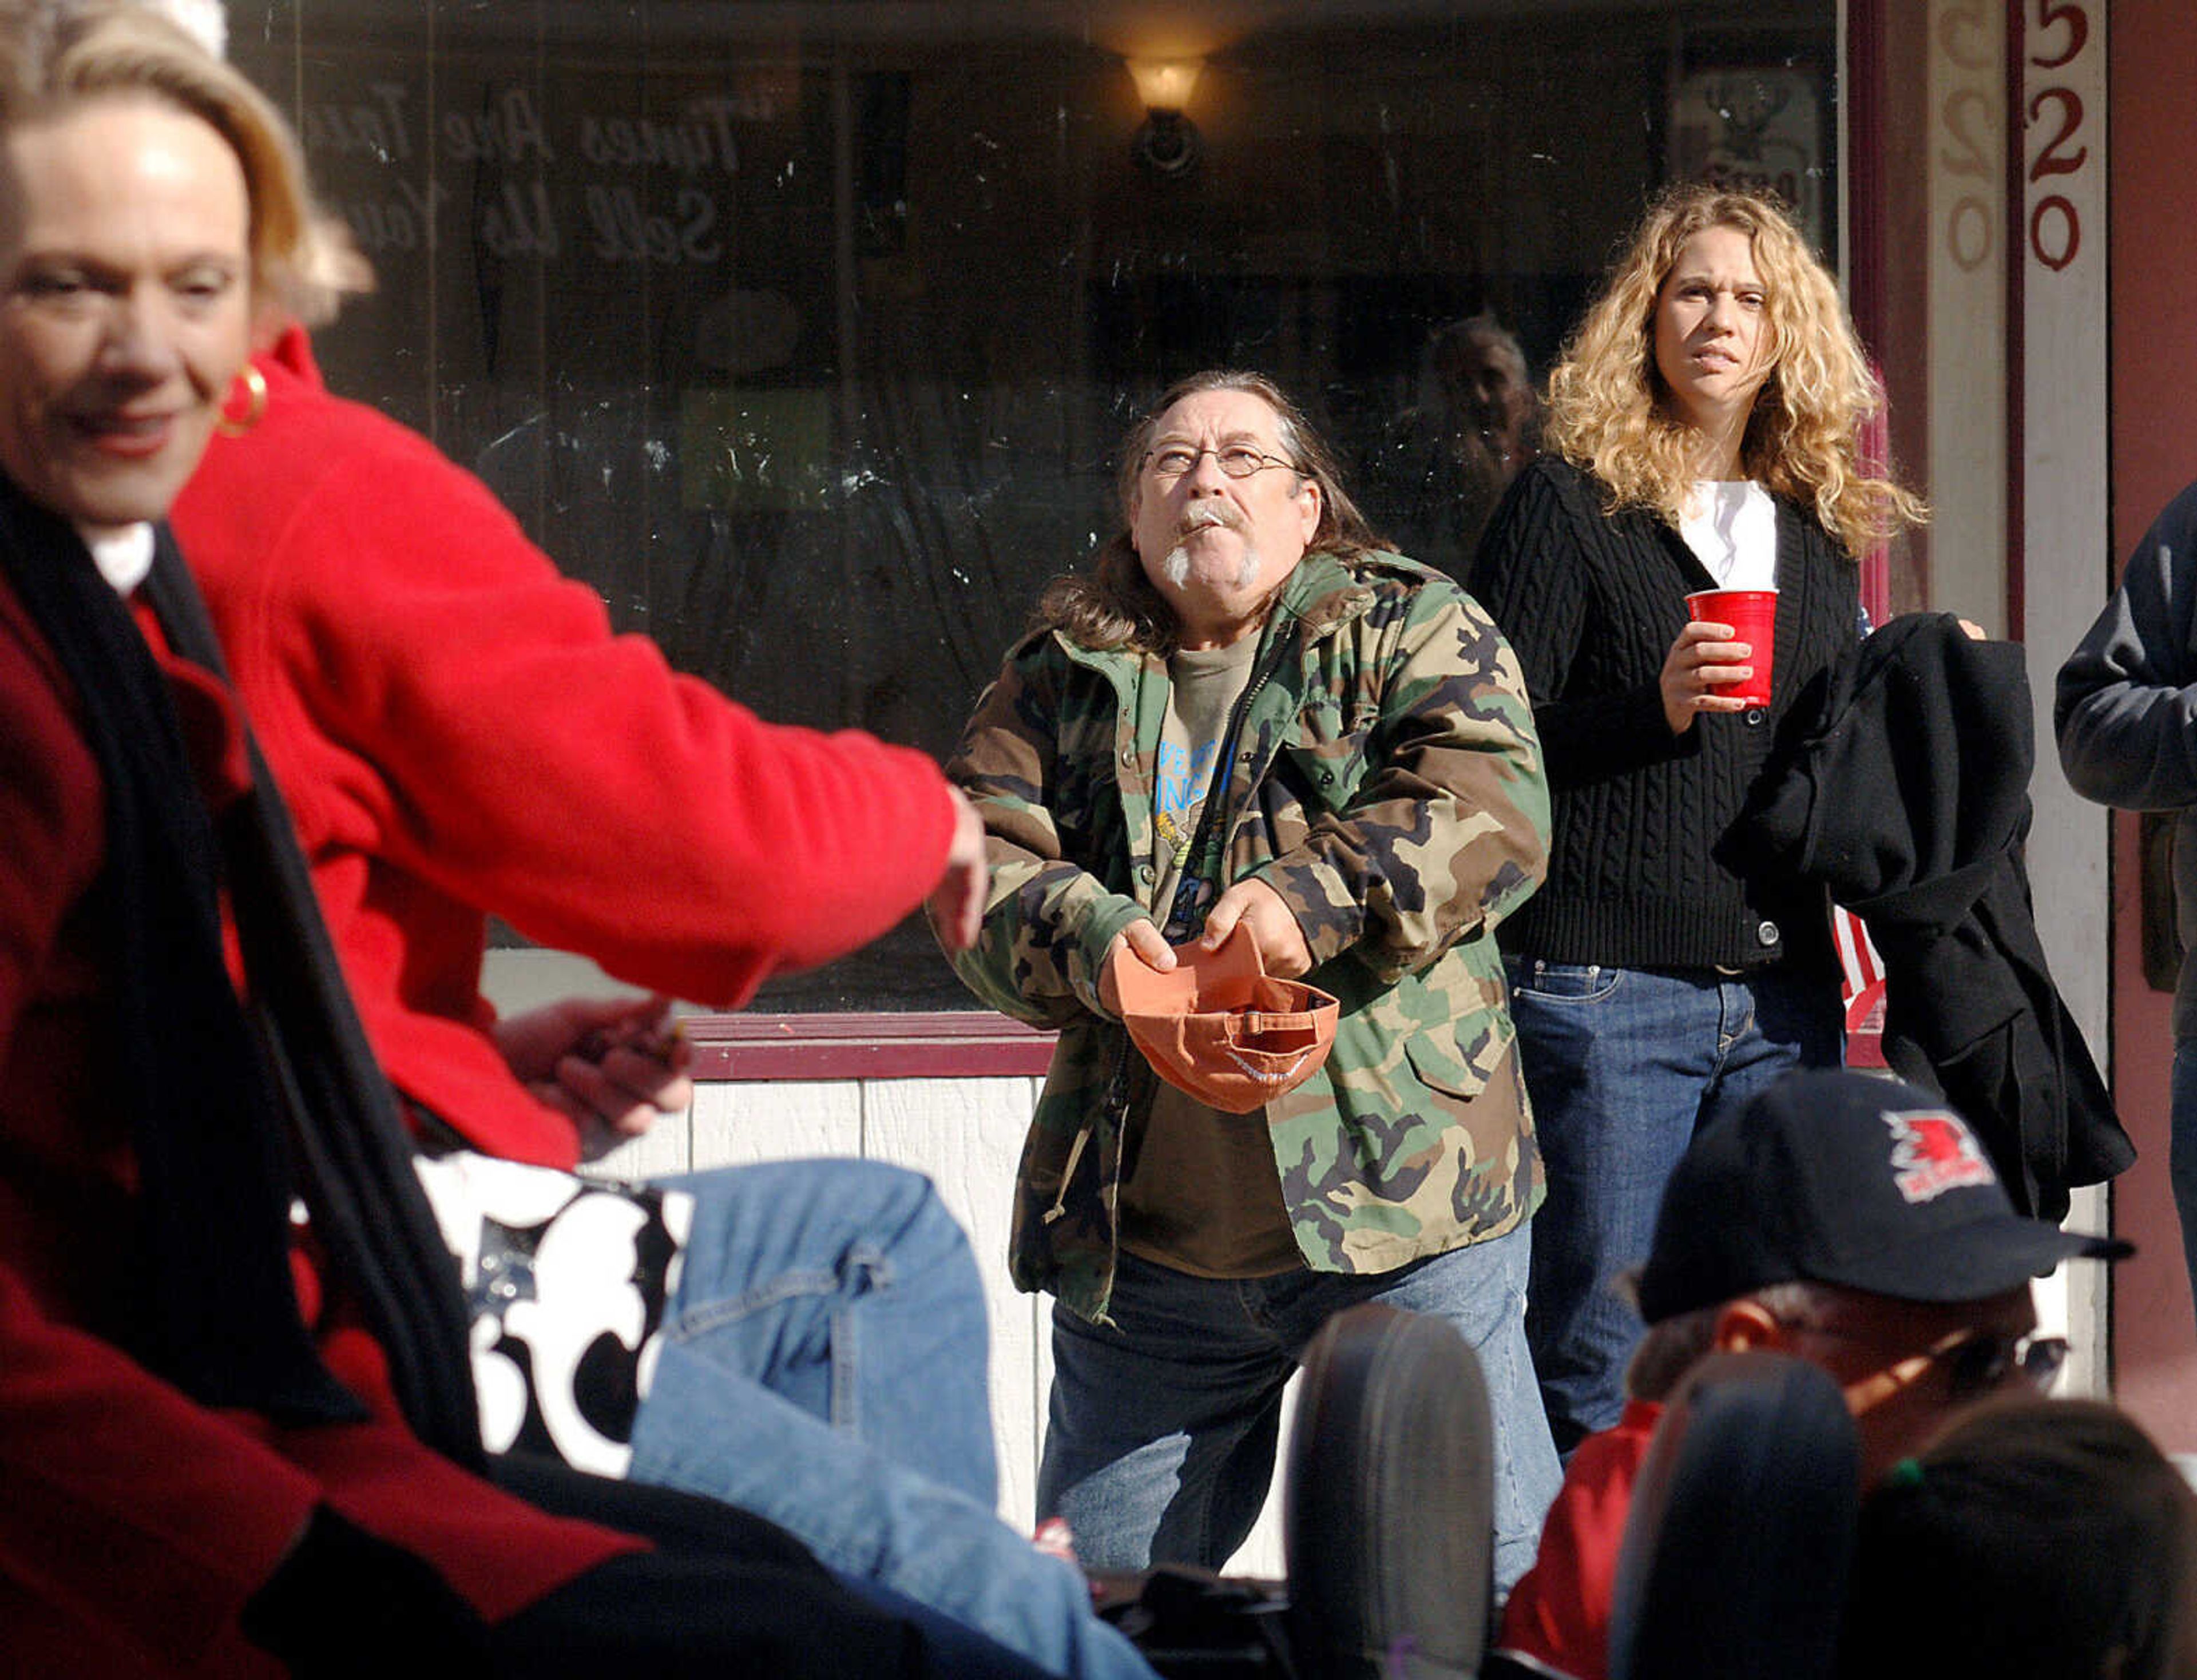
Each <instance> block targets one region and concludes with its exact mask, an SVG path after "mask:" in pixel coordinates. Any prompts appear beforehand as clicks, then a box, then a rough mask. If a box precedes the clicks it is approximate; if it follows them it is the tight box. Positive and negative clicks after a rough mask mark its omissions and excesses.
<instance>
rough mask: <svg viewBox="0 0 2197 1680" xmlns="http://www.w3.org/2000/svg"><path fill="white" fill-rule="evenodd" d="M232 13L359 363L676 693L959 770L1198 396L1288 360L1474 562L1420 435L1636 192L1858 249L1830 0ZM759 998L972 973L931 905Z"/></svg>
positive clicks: (355, 385)
mask: <svg viewBox="0 0 2197 1680" xmlns="http://www.w3.org/2000/svg"><path fill="white" fill-rule="evenodd" d="M232 31H233V33H232V43H233V49H234V50H235V54H236V55H237V57H238V59H239V60H240V61H241V62H242V63H243V64H244V65H245V67H246V68H247V69H248V70H250V71H251V72H253V73H254V74H255V75H256V76H258V78H260V79H261V81H262V83H263V84H264V85H265V86H267V87H268V88H270V90H274V91H275V92H276V93H277V94H278V95H279V96H281V97H282V98H283V99H284V100H285V101H286V102H287V104H288V105H289V106H290V107H291V108H292V110H293V113H295V115H296V116H297V118H298V119H299V124H300V125H301V128H302V130H303V131H304V136H305V139H306V142H307V147H308V151H309V154H310V160H311V163H312V165H313V167H314V170H315V172H316V177H317V179H318V180H319V182H320V183H321V185H322V189H323V191H324V192H325V194H326V195H327V196H328V199H329V200H331V201H332V203H333V206H335V207H336V208H338V209H339V211H341V213H342V214H343V215H344V216H345V218H346V219H347V220H348V221H349V223H350V224H351V228H352V229H353V231H354V233H355V235H356V236H357V240H358V243H359V244H360V246H362V248H363V250H364V251H365V252H366V253H367V255H368V257H369V258H371V259H372V260H373V262H374V265H375V267H376V269H377V270H378V272H379V275H380V289H379V291H378V292H377V293H376V294H375V295H374V297H372V298H369V299H368V300H365V301H364V302H362V303H361V304H358V305H357V306H356V307H355V308H354V309H353V310H351V311H350V312H349V313H348V314H347V315H346V316H345V318H344V320H343V321H342V322H339V324H338V325H336V326H335V327H333V328H331V329H329V330H328V332H327V333H325V334H324V335H323V336H322V339H321V341H320V345H319V349H320V352H321V355H322V362H323V364H324V366H325V368H326V370H327V372H328V376H329V379H330V381H331V383H332V384H333V385H335V386H336V387H337V388H338V389H339V390H340V391H344V392H345V393H346V394H349V395H352V396H357V397H362V398H363V399H365V400H367V401H369V402H372V403H376V404H378V405H379V406H380V407H382V408H385V409H386V410H387V411H389V412H390V413H391V414H395V415H397V417H398V418H400V419H402V420H405V421H407V422H408V423H409V424H412V425H414V426H419V427H420V428H421V429H422V430H425V431H426V432H430V433H431V434H432V436H433V437H435V439H436V441H437V442H438V443H439V444H440V445H441V446H442V447H443V449H445V450H446V451H448V452H449V454H450V455H452V456H454V457H455V459H457V460H458V461H461V462H462V463H464V464H465V465H467V466H469V467H471V468H472V470H473V471H474V472H478V474H479V475H480V476H481V477H482V478H484V479H485V480H486V481H487V482H488V484H490V486H491V487H492V488H493V489H494V490H496V492H497V494H498V495H501V497H503V498H504V500H505V501H507V503H508V504H509V505H510V506H511V507H512V508H513V511H514V512H515V513H517V514H518V515H519V518H520V519H521V520H522V521H523V522H524V523H525V526H526V528H527V530H529V531H530V534H531V535H532V536H534V537H535V538H536V540H537V541H538V542H540V543H541V544H542V546H543V547H545V548H546V549H547V550H548V552H549V553H551V554H552V555H553V556H554V557H555V559H557V561H558V562H559V565H562V566H564V567H565V569H566V570H567V571H570V572H571V574H572V575H574V576H578V577H581V578H583V579H585V580H587V581H588V582H590V583H592V584H594V586H595V587H597V588H600V590H601V592H602V593H603V594H604V595H605V596H606V599H607V600H608V601H609V602H610V605H611V610H612V613H613V615H614V617H616V619H617V622H618V623H620V625H621V626H622V627H624V628H629V629H640V630H645V631H646V632H647V633H648V634H651V635H652V636H654V637H655V638H656V639H657V640H658V641H659V642H660V643H661V644H662V645H663V646H664V648H665V650H666V651H667V652H668V653H669V654H670V657H671V658H672V659H673V660H674V662H675V663H677V664H678V665H679V666H681V668H682V669H687V670H689V671H692V672H693V673H695V674H696V675H699V676H702V677H704V678H705V679H707V680H708V681H711V682H713V683H716V685H718V686H720V687H722V689H724V690H725V692H728V693H729V694H731V695H733V697H735V698H738V699H739V700H741V701H743V702H745V703H746V704H749V705H751V706H753V707H754V708H755V709H756V710H758V711H760V712H762V714H763V715H767V716H769V717H773V718H777V719H783V720H786V721H798V722H804V723H810V724H815V725H820V726H825V727H838V726H843V725H853V726H859V727H864V728H867V729H871V730H873V731H875V732H877V733H879V734H881V735H884V736H886V737H889V738H890V739H896V740H901V741H907V742H912V743H914V744H919V745H920V746H923V747H925V748H926V749H928V750H931V751H933V752H935V753H943V752H944V751H945V750H947V749H948V747H949V746H950V744H951V743H952V741H953V739H954V733H955V731H956V729H957V727H959V723H960V722H961V721H962V719H963V718H964V717H965V715H967V713H968V710H969V709H970V707H971V704H972V702H973V701H974V699H975V698H976V695H977V692H978V690H979V689H980V688H981V687H982V686H983V684H984V683H985V682H986V681H988V680H989V678H990V677H991V675H993V673H994V670H995V669H996V668H997V665H998V663H999V660H1000V656H1001V654H1002V652H1004V650H1005V649H1006V646H1007V645H1008V644H1009V642H1010V641H1011V640H1012V639H1013V637H1014V636H1015V635H1016V634H1017V631H1018V629H1019V628H1020V626H1021V625H1022V623H1023V619H1024V616H1025V614H1026V613H1027V611H1028V609H1029V605H1030V603H1031V602H1032V600H1034V599H1035V595H1036V594H1037V591H1038V589H1039V588H1040V587H1041V584H1042V583H1043V582H1044V581H1045V580H1046V578H1047V577H1048V576H1051V575H1052V574H1053V573H1055V572H1057V571H1061V570H1064V569H1066V568H1068V567H1070V566H1073V565H1077V564H1079V563H1081V561H1083V560H1084V559H1085V558H1086V557H1087V554H1088V553H1089V552H1090V551H1091V549H1092V548H1093V546H1094V544H1095V543H1096V542H1098V539H1099V538H1100V537H1101V536H1104V534H1105V533H1106V532H1107V531H1108V530H1109V529H1110V518H1111V515H1110V510H1109V507H1108V497H1109V487H1110V478H1111V469H1112V463H1111V459H1110V450H1111V448H1112V446H1113V445H1114V443H1115V442H1116V439H1117V437H1118V436H1119V434H1120V432H1122V429H1123V427H1124V426H1125V424H1126V422H1127V420H1128V419H1129V417H1130V416H1131V415H1132V414H1133V413H1134V412H1135V411H1136V409H1137V408H1139V405H1140V404H1142V403H1145V402H1146V401H1147V400H1148V399H1149V398H1150V397H1151V396H1152V395H1153V394H1154V393H1156V391H1158V390H1159V389H1160V388H1162V386H1163V385H1165V384H1167V383H1168V381H1170V380H1172V379H1174V378H1176V377H1178V376H1180V375H1181V374H1185V373H1187V372H1190V371H1191V370H1193V369H1195V368H1200V367H1203V366H1207V365H1209V364H1214V363H1229V364H1235V365H1243V366H1249V367H1253V368H1258V369H1260V370H1261V371H1264V372H1267V373H1268V374H1272V375H1273V376H1275V377H1276V378H1277V379H1279V380H1280V381H1281V382H1282V384H1283V385H1284V386H1285V387H1286V388H1288V389H1289V390H1290V391H1292V392H1293V393H1295V394H1296V395H1297V396H1298V397H1300V398H1301V400H1302V401H1303V402H1305V403H1306V404H1307V406H1308V407H1309V408H1311V409H1312V410H1313V414H1314V415H1315V418H1316V419H1318V420H1319V421H1320V422H1321V423H1322V424H1323V425H1324V426H1325V427H1326V428H1327V429H1328V431H1329V432H1330V435H1331V436H1332V437H1334V438H1335V440H1336V442H1337V443H1339V444H1341V445H1342V448H1343V450H1344V454H1345V458H1346V460H1347V461H1348V463H1349V466H1350V469H1351V483H1352V487H1353V489H1354V490H1355V491H1359V492H1362V495H1361V500H1362V501H1363V502H1364V503H1365V506H1366V508H1367V511H1368V512H1369V513H1370V514H1371V516H1372V517H1373V518H1374V520H1375V523H1376V524H1377V525H1380V526H1382V527H1383V529H1385V530H1388V531H1389V532H1390V533H1391V534H1392V535H1394V536H1395V537H1396V539H1397V540H1398V542H1399V543H1400V546H1403V547H1406V549H1407V551H1410V552H1413V553H1417V555H1418V556H1419V557H1420V558H1423V559H1428V560H1429V561H1431V562H1434V563H1435V564H1440V565H1448V566H1453V567H1454V566H1461V565H1463V564H1464V559H1465V557H1466V554H1467V553H1468V552H1469V543H1470V540H1471V530H1472V529H1473V525H1474V523H1475V518H1476V517H1477V514H1476V513H1475V501H1474V498H1475V496H1479V495H1483V494H1484V492H1485V489H1486V487H1485V486H1484V485H1476V484H1475V482H1474V481H1472V479H1471V477H1470V475H1469V474H1466V475H1464V476H1463V477H1460V476H1459V474H1458V471H1457V470H1456V468H1455V465H1454V463H1450V464H1445V462H1444V461H1443V460H1442V459H1441V454H1440V451H1439V449H1437V448H1435V440H1437V439H1438V438H1439V437H1441V435H1443V434H1444V432H1445V418H1444V415H1443V413H1442V410H1443V406H1444V404H1445V403H1449V402H1452V401H1453V400H1455V399H1454V398H1453V397H1452V396H1451V395H1450V394H1449V392H1448V391H1446V388H1445V384H1444V378H1443V375H1444V374H1445V372H1446V371H1448V372H1452V373H1453V372H1454V368H1453V367H1452V365H1451V364H1452V360H1453V359H1455V358H1458V357H1459V356H1462V355H1463V353H1464V351H1465V350H1468V349H1469V348H1471V347H1473V346H1476V345H1485V344H1487V343H1488V342H1492V341H1493V335H1494V334H1496V333H1507V334H1510V335H1511V337H1512V338H1513V339H1515V341H1516V345H1517V346H1518V348H1519V350H1520V352H1521V353H1522V357H1523V361H1524V363H1525V365H1526V368H1527V372H1528V375H1529V377H1530V378H1531V379H1533V380H1535V381H1539V379H1541V378H1542V377H1544V375H1545V372H1546V369H1547V365H1548V362H1549V360H1550V358H1551V355H1552V354H1553V352H1554V351H1555V350H1556V347H1557V345H1558V344H1559V343H1560V342H1561V340H1562V337H1563V335H1564V333H1565V332H1566V331H1567V330H1568V327H1569V326H1570V325H1571V322H1572V321H1573V318H1574V315H1575V313H1576V312H1577V310H1578V309H1579V308H1580V304H1582V302H1583V301H1584V299H1585V297H1586V296H1587V294H1588V293H1589V292H1590V290H1591V287H1593V285H1594V284H1595V282H1596V281H1597V278H1598V276H1599V275H1600V272H1601V270H1602V268H1603V264H1604V263H1605V261H1606V260H1607V259H1608V258H1609V255H1610V253H1611V249H1612V246H1613V244H1614V241H1615V240H1617V239H1618V238H1619V237H1620V235H1621V234H1622V233H1623V231H1624V230H1625V229H1626V227H1627V226H1628V224H1629V223H1631V221H1632V218H1633V217H1634V216H1635V215H1636V214H1637V213H1638V209H1639V207H1640V205H1641V202H1642V200H1643V196H1644V195H1645V194H1648V193H1649V192H1651V191H1652V190H1653V189H1654V188H1656V187H1657V186H1658V185H1660V184H1661V183H1662V182H1665V181H1667V180H1668V179H1672V178H1674V177H1679V176H1698V175H1702V174H1711V173H1721V174H1724V175H1726V176H1729V177H1735V178H1742V179H1746V180H1748V181H1750V182H1763V183H1765V184H1769V185H1771V186H1774V187H1776V188H1777V189H1779V190H1780V191H1782V192H1783V193H1785V194H1788V196H1789V197H1791V199H1792V200H1794V204H1795V205H1796V206H1797V207H1798V209H1799V211H1800V215H1801V217H1802V218H1803V219H1804V220H1805V221H1806V223H1807V224H1808V226H1809V227H1810V229H1812V231H1813V232H1814V233H1815V234H1816V235H1817V238H1818V240H1819V241H1820V243H1821V244H1822V246H1823V249H1824V251H1825V252H1826V254H1827V255H1828V256H1829V257H1830V258H1831V259H1832V260H1833V261H1834V262H1836V261H1837V260H1838V258H1839V244H1840V239H1839V230H1840V218H1841V210H1840V181H1839V177H1838V172H1837V168H1836V163H1837V158H1838V130H1837V111H1838V102H1839V89H1838V86H1837V82H1836V76H1835V72H1836V68H1837V58H1836V14H1835V0H1809V3H1794V4H1788V5H1768V6H1765V5H1761V4H1747V5H1734V4H1718V5H1707V4H1668V3H1665V4H1629V3H1622V0H1603V3H1597V4H1580V5H1577V6H1575V7H1557V6H1550V5H1543V4H1535V3H1525V0H1516V3H1470V0H1468V3H1465V4H1463V5H1460V4H1458V3H1455V0H1449V3H1441V4H1435V3H1407V0H1385V3H1384V0H1332V3H1326V4H1315V5H1303V4H1298V5H1290V4H1279V3H1276V4H1257V3H1243V0H1238V3H1215V4H1213V5H1210V6H1206V7H1201V8H1197V9H1184V8H1181V7H1179V6H1174V5H1171V4H1155V5H1152V6H1149V7H1140V6H1139V5H1136V4H1133V3H1122V4H1099V3H1090V4H1083V5H1075V4H1065V3H1059V4H1049V3H1044V0H999V3H988V4H964V5H949V4H944V3H921V0H918V3H867V0H832V3H810V4H760V3H758V4H744V3H734V0H663V3H658V0H650V3H638V0H626V3H615V0H474V3H465V4H459V3H452V0H425V3H419V0H414V3H397V0H320V3H317V4H315V5H312V6H310V7H308V6H305V5H304V4H303V3H301V0H257V3H241V4H236V5H234V6H233V7H232ZM1132 61H1136V63H1137V64H1138V65H1139V67H1142V68H1143V69H1144V71H1145V76H1144V81H1145V91H1144V93H1142V94H1140V92H1139V81H1138V79H1137V78H1134V77H1133V74H1132V68H1131V65H1132ZM1147 101H1150V107H1149V108H1148V106H1147ZM1461 322H1473V323H1474V324H1473V325H1472V326H1470V327H1460V326H1458V323H1461ZM421 539H422V541H426V542H432V541H433V540H434V536H433V533H432V532H423V533H422V534H421ZM799 843H800V837H799V836H798V835H797V834H789V835H788V836H787V837H786V844H787V845H788V846H789V847H791V846H797V845H798V844H799ZM758 890H768V883H758ZM766 1002H767V1003H768V1004H769V1005H771V1006H774V1007H777V1008H780V1009H804V1010H805V1009H817V1010H844V1009H907V1008H933V1007H942V1008H954V1007H962V1006H965V1005H967V1002H968V999H967V997H966V994H964V993H963V992H962V991H961V990H960V989H959V987H958V985H957V983H956V982H954V979H953V977H952V976H951V975H950V973H948V970H947V969H946V967H945V965H944V964H943V962H942V960H941V959H939V958H938V956H937V954H936V951H935V949H934V948H933V947H932V946H931V944H930V940H929V937H928V936H927V934H925V932H924V931H923V930H922V929H921V928H920V926H919V925H911V926H909V927H907V928H903V929H902V930H900V932H899V933H898V934H896V935H895V936H893V937H892V938H891V939H890V940H888V941H885V942H884V944H883V945H881V946H880V947H878V948H877V949H876V950H874V951H873V952H872V953H866V954H865V955H864V956H862V957H860V958H857V959H853V960H852V961H849V962H848V963H845V964H842V965H838V966H836V967H835V968H833V969H832V970H826V971H825V972H824V973H822V974H820V975H816V976H807V977H803V978H800V979H796V980H794V981H791V982H787V983H785V985H783V986H782V987H780V988H777V989H776V990H775V992H774V994H771V995H770V996H768V998H767V999H766Z"/></svg>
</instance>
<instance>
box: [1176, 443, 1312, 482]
mask: <svg viewBox="0 0 2197 1680" xmlns="http://www.w3.org/2000/svg"><path fill="white" fill-rule="evenodd" d="M1200 455H1211V456H1212V457H1213V460H1214V465H1215V466H1218V467H1220V470H1221V471H1222V472H1225V473H1226V474H1227V475H1228V476H1229V477H1230V478H1249V477H1250V476H1251V475H1252V474H1253V473H1254V472H1264V471H1265V470H1266V469H1267V467H1269V466H1286V467H1288V468H1289V469H1290V471H1291V472H1295V471H1296V462H1295V461H1284V460H1283V459H1282V458H1281V457H1280V456H1278V455H1266V454H1263V453H1261V451H1260V450H1257V449H1253V448H1252V447H1251V446H1250V445H1249V443H1231V444H1228V445H1227V446H1226V448H1223V449H1214V448H1213V447H1212V446H1211V445H1210V444H1208V445H1207V446H1206V447H1205V448H1203V449H1191V447H1190V445H1189V444H1187V443H1170V444H1168V446H1167V447H1166V448H1165V449H1154V450H1153V451H1152V452H1151V454H1150V455H1146V456H1145V468H1146V470H1147V471H1149V472H1151V475H1152V477H1154V478H1181V477H1182V475H1183V474H1184V473H1185V472H1189V471H1190V470H1191V468H1192V467H1194V466H1197V458H1198V457H1199V456H1200Z"/></svg>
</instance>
